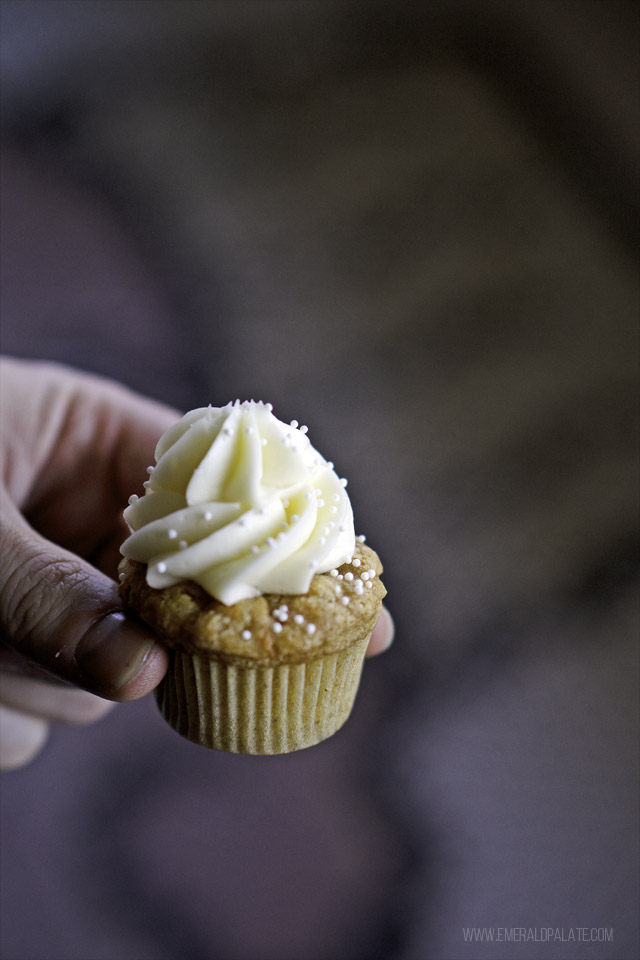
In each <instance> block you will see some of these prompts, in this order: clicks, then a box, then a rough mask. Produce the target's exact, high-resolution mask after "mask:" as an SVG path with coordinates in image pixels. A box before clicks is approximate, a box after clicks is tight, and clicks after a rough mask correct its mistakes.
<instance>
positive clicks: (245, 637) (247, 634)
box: [242, 630, 251, 640]
mask: <svg viewBox="0 0 640 960" xmlns="http://www.w3.org/2000/svg"><path fill="white" fill-rule="evenodd" d="M242 639H243V640H251V630H243V631H242Z"/></svg>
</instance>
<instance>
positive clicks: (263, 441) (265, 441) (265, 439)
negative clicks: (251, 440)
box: [260, 437, 269, 447]
mask: <svg viewBox="0 0 640 960" xmlns="http://www.w3.org/2000/svg"><path fill="white" fill-rule="evenodd" d="M268 443H269V441H268V440H267V438H266V437H260V446H261V447H266V445H267V444H268Z"/></svg>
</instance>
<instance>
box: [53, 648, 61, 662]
mask: <svg viewBox="0 0 640 960" xmlns="http://www.w3.org/2000/svg"><path fill="white" fill-rule="evenodd" d="M61 653H62V650H58V652H57V653H55V654H54V657H55V658H56V660H57V658H58V657H59V656H60V654H61Z"/></svg>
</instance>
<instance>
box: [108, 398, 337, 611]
mask: <svg viewBox="0 0 640 960" xmlns="http://www.w3.org/2000/svg"><path fill="white" fill-rule="evenodd" d="M155 459H156V466H155V467H154V468H151V472H150V477H149V480H148V481H147V483H146V484H145V487H146V490H145V495H144V497H141V498H135V497H132V498H131V500H130V506H129V507H127V509H126V510H125V512H124V517H125V520H126V521H127V523H128V525H129V528H130V529H131V531H132V533H131V536H130V537H129V538H128V539H127V540H125V542H124V543H123V545H122V548H121V552H122V553H123V554H124V556H125V557H129V558H130V559H132V560H138V561H140V562H142V563H146V564H147V583H148V584H149V586H151V587H156V588H161V587H167V586H170V585H171V584H174V583H178V582H179V581H181V580H194V581H195V582H196V583H199V584H200V585H201V586H202V587H204V589H205V590H206V591H207V592H208V593H210V594H211V596H213V597H215V598H216V599H217V600H220V601H221V602H222V603H225V604H232V603H236V602H237V601H238V600H243V599H245V598H247V597H255V596H258V595H260V594H263V593H286V594H294V593H306V592H307V590H308V589H309V584H310V582H311V578H312V577H313V575H314V574H315V573H324V572H326V571H327V570H331V569H332V568H334V567H338V566H340V564H342V563H345V562H346V561H347V560H349V559H350V558H351V557H352V556H353V551H354V547H355V535H354V529H353V513H352V510H351V504H350V502H349V498H348V496H347V494H346V491H345V489H344V487H345V481H341V480H340V479H339V478H338V476H337V474H336V473H335V471H334V469H333V464H331V463H328V462H327V461H326V460H325V459H324V458H323V457H322V456H321V455H320V454H319V453H318V452H317V451H316V450H315V449H314V448H313V447H312V446H311V444H310V442H309V440H308V439H307V436H306V427H303V428H302V429H298V425H297V423H296V421H295V420H294V421H293V422H292V424H291V425H287V424H284V423H282V422H281V421H280V420H277V419H276V418H275V417H274V416H273V414H272V413H271V405H270V404H264V403H255V402H254V401H253V400H252V401H250V402H245V403H240V402H239V401H236V402H235V403H230V404H227V406H226V407H202V408H200V409H198V410H192V411H191V412H190V413H187V414H186V415H185V416H184V417H183V418H182V419H181V420H179V421H178V423H176V424H175V425H174V426H173V427H171V429H170V430H168V431H167V432H166V433H165V434H164V435H163V436H162V437H161V438H160V441H159V443H158V445H157V447H156V452H155Z"/></svg>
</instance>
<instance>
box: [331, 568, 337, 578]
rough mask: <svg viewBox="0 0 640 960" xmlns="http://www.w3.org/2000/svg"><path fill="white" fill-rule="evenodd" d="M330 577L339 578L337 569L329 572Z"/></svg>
mask: <svg viewBox="0 0 640 960" xmlns="http://www.w3.org/2000/svg"><path fill="white" fill-rule="evenodd" d="M329 576H331V577H337V576H338V571H337V570H336V569H335V567H334V568H333V570H329Z"/></svg>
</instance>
